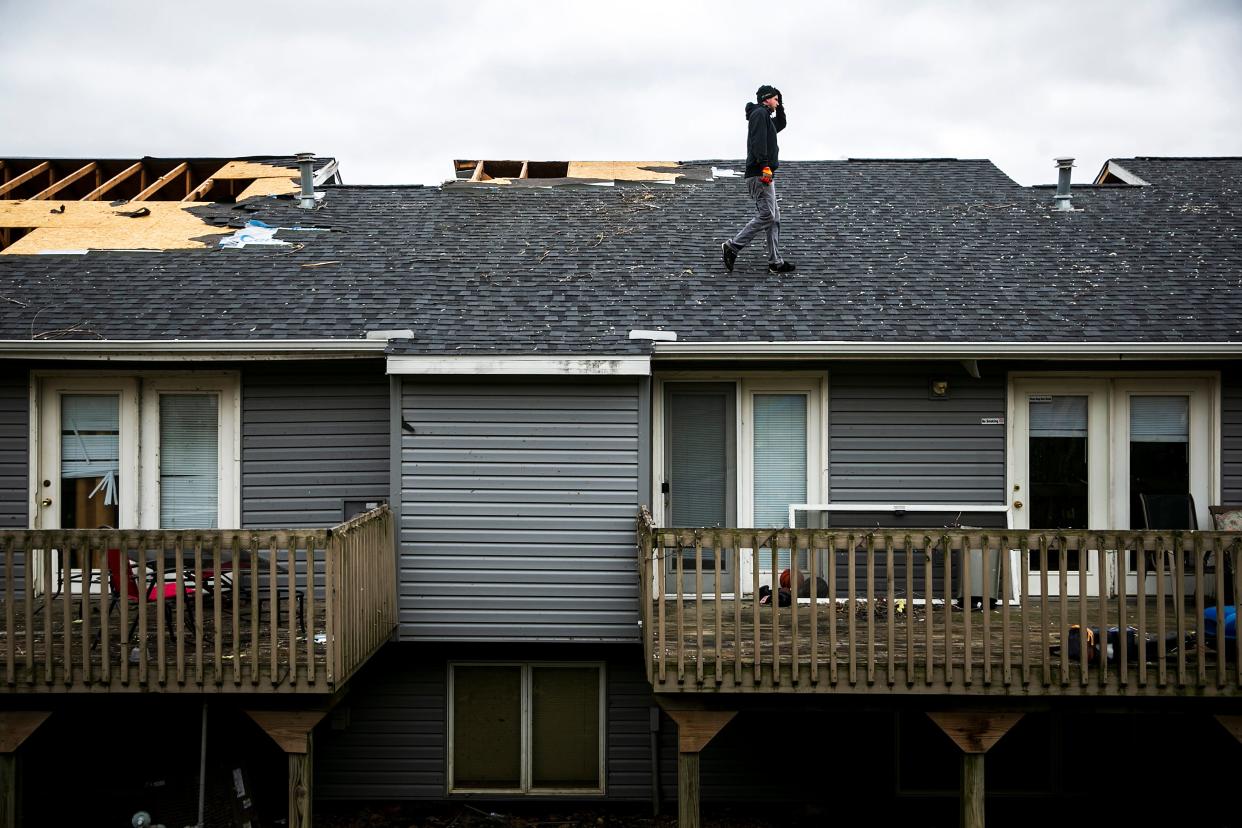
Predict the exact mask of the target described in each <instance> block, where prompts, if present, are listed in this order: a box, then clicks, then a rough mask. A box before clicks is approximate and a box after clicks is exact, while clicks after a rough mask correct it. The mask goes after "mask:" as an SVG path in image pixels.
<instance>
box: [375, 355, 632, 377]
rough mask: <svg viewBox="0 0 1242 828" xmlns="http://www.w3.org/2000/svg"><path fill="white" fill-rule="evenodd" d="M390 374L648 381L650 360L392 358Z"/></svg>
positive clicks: (593, 357) (615, 358)
mask: <svg viewBox="0 0 1242 828" xmlns="http://www.w3.org/2000/svg"><path fill="white" fill-rule="evenodd" d="M388 373H389V374H404V375H414V374H459V375H470V376H479V375H497V374H499V375H511V376H523V375H524V376H566V375H575V376H598V377H618V376H620V377H646V376H650V375H651V358H650V357H646V356H625V357H618V356H585V355H573V354H565V355H557V356H553V355H543V354H541V355H539V356H526V355H522V356H390V357H388Z"/></svg>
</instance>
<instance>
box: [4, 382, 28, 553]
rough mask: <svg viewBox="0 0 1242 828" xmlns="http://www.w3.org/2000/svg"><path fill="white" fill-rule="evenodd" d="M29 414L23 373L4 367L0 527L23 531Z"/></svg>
mask: <svg viewBox="0 0 1242 828" xmlns="http://www.w3.org/2000/svg"><path fill="white" fill-rule="evenodd" d="M29 412H30V388H29V385H28V383H27V377H26V371H25V370H24V369H20V370H19V369H18V368H16V367H15V366H14V365H12V364H11V363H10V364H7V365H5V366H4V367H3V369H0V528H8V529H18V528H24V527H25V526H27V525H28V524H29V522H30V510H29V503H28V501H27V497H26V491H27V482H28V481H27V476H28V473H27V465H28V464H29V462H30V454H29V452H30V447H29V434H30V425H29V420H30V413H29Z"/></svg>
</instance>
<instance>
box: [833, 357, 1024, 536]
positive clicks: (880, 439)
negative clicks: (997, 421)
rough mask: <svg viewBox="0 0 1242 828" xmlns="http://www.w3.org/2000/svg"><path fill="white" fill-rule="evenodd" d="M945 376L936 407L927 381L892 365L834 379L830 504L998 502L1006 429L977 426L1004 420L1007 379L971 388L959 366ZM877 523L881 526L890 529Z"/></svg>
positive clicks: (882, 519) (851, 370) (885, 521)
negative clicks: (943, 392) (944, 390)
mask: <svg viewBox="0 0 1242 828" xmlns="http://www.w3.org/2000/svg"><path fill="white" fill-rule="evenodd" d="M943 375H947V376H949V377H950V378H951V379H950V383H949V389H950V390H949V395H948V397H946V398H943V399H932V398H929V397H928V391H927V389H928V382H929V380H930V379H931V376H930V375H929V374H926V373H921V372H912V371H909V370H906V369H897V370H894V367H893V366H892V365H889V364H884V365H853V366H845V367H844V368H842V369H841V370H837V371H833V372H830V374H829V381H830V383H831V387H830V390H829V424H828V428H829V492H830V496H829V500H830V501H831V502H834V503H847V502H850V501H854V502H877V501H878V502H885V503H962V504H971V503H988V504H992V503H1000V502H1002V500H1003V498H1004V496H1005V426H1003V425H983V424H982V423H981V420H982V419H983V418H985V417H987V418H993V417H997V418H1000V417H1004V416H1005V406H1006V398H1005V378H1004V377H1003V376H995V377H985V378H983V379H980V380H975V379H972V378H970V377H966V376H962V375H961V369H960V367H958V366H956V365H954V366H951V367H950V366H946V368H945V373H944V374H943ZM937 376H942V374H937ZM877 517H878V520H879V525H894V523H895V520H894V516H892V515H880V516H877ZM833 520H834V522H836V523H837V524H838V525H840V524H841V523H842V518H841V517H840V516H837V517H834V518H833ZM851 520H854V521H856V522H860V521H861V520H862V518H861V517H859V516H851ZM942 520H944V517H943V516H941V517H940V518H939V519H938V520H937V521H936V522H937V523H939V522H941V521H942ZM867 525H870V523H868V524H867ZM906 525H909V524H908V523H907V524H906Z"/></svg>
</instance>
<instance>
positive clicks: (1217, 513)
mask: <svg viewBox="0 0 1242 828" xmlns="http://www.w3.org/2000/svg"><path fill="white" fill-rule="evenodd" d="M1208 511H1209V512H1211V514H1212V525H1213V526H1214V527H1215V529H1216V531H1218V532H1242V505H1223V506H1209V507H1208ZM1236 566H1237V564H1236V562H1235V560H1234V555H1233V550H1228V551H1227V552H1226V553H1225V594H1224V595H1222V596H1221V598H1222V600H1223V601H1224V602H1225V603H1226V604H1232V603H1234V600H1235V599H1234V585H1233V581H1234V567H1236Z"/></svg>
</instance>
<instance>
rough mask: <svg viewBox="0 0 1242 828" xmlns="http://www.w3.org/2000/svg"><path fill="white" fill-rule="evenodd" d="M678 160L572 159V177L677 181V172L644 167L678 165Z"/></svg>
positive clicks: (570, 170) (570, 172)
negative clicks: (656, 170) (657, 170)
mask: <svg viewBox="0 0 1242 828" xmlns="http://www.w3.org/2000/svg"><path fill="white" fill-rule="evenodd" d="M677 166H679V165H678V163H677V162H676V161H570V162H569V177H570V178H603V179H609V178H611V179H613V180H615V181H676V180H677V173H673V172H654V171H652V170H649V169H643V167H677Z"/></svg>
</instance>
